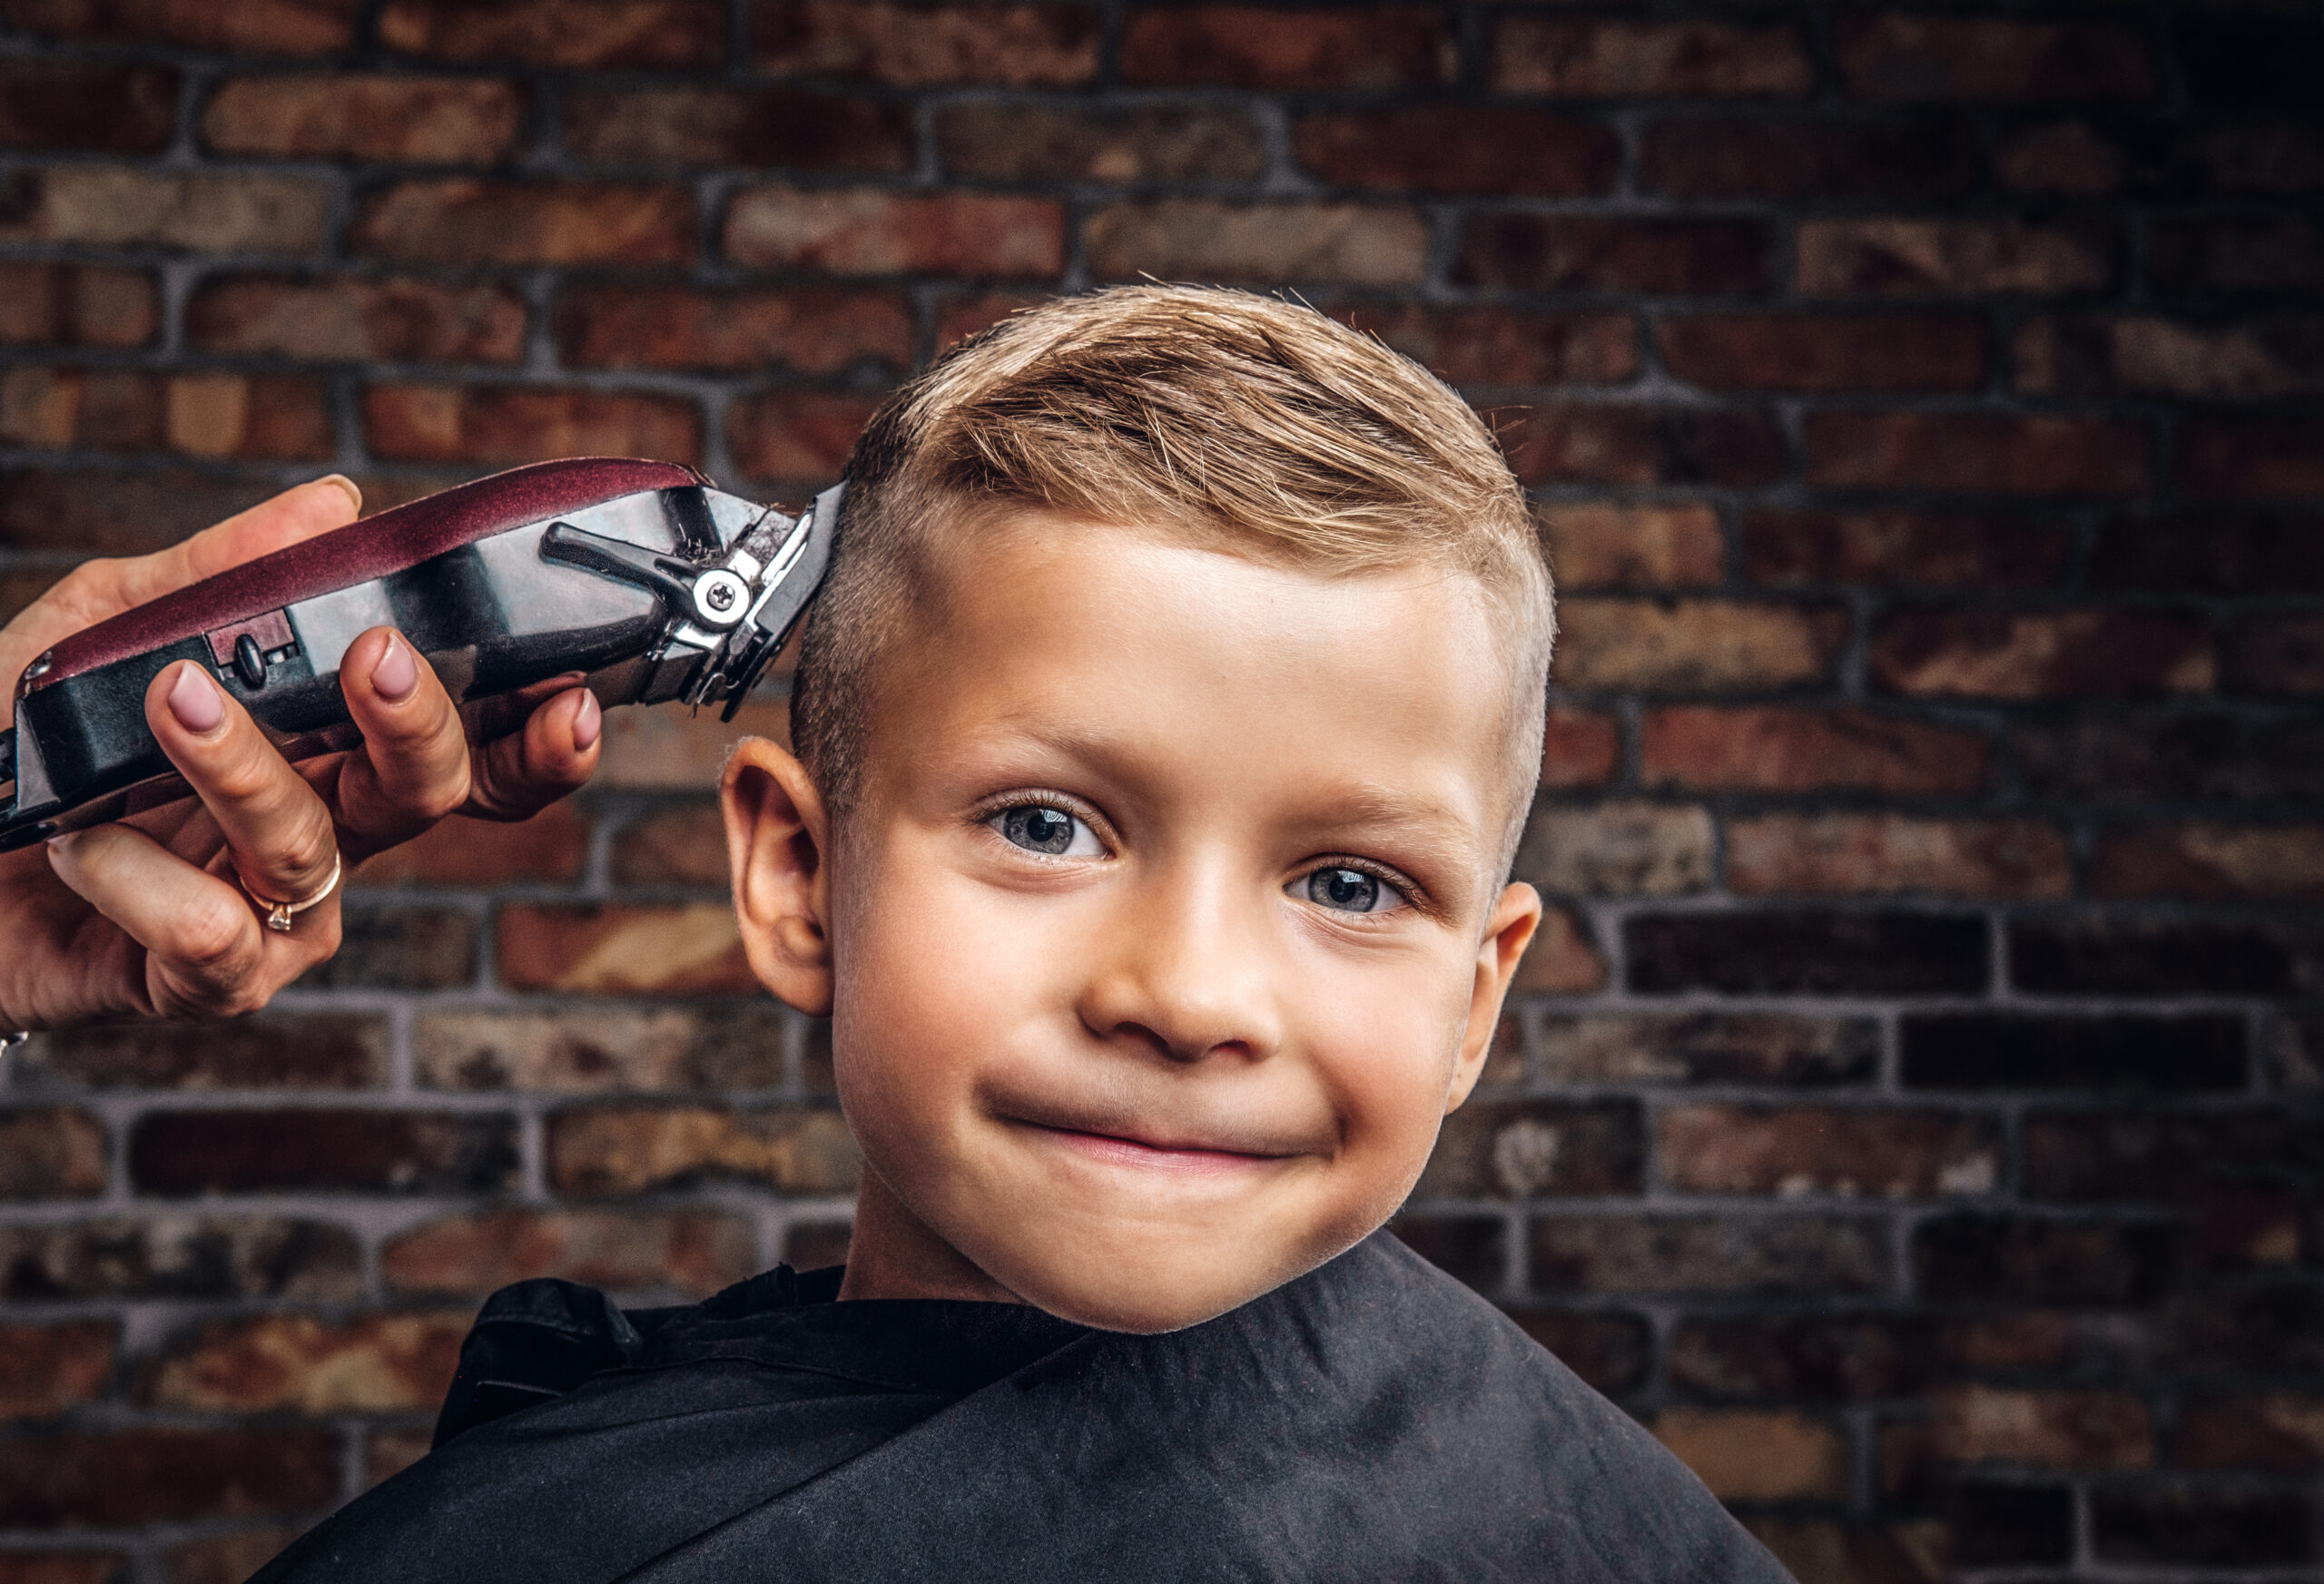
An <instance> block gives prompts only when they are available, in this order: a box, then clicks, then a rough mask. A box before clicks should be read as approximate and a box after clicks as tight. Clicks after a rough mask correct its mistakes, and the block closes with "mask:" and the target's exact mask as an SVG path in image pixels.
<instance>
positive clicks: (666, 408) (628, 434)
mask: <svg viewBox="0 0 2324 1584" xmlns="http://www.w3.org/2000/svg"><path fill="white" fill-rule="evenodd" d="M363 433H364V437H365V438H366V439H367V440H368V441H369V445H370V448H371V453H372V455H373V456H375V457H381V458H384V459H388V460H392V461H402V462H501V463H517V462H536V461H538V460H540V459H541V458H542V457H659V458H661V459H662V460H664V461H669V462H692V461H694V460H695V459H697V458H698V457H700V456H701V455H702V414H701V412H700V411H699V410H698V409H697V408H695V406H694V403H693V402H692V401H691V400H689V399H687V398H684V397H676V396H648V395H645V394H643V393H632V392H623V391H612V390H569V389H543V388H540V387H535V386H514V385H470V386H463V385H371V386H367V387H365V388H364V391H363Z"/></svg>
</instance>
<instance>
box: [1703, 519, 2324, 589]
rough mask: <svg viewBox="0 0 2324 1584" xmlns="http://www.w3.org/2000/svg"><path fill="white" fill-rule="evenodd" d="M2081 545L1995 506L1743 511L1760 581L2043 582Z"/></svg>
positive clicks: (2067, 534)
mask: <svg viewBox="0 0 2324 1584" xmlns="http://www.w3.org/2000/svg"><path fill="white" fill-rule="evenodd" d="M2072 553H2073V530H2072V529H2071V528H2070V527H2069V526H2067V525H2065V524H2063V523H2059V522H2049V521H2044V520H2043V519H2040V518H2026V517H2014V516H2004V515H2000V514H1996V513H1991V512H1977V513H1968V512H1921V511H1899V510H1874V511H1755V512H1751V513H1748V514H1747V515H1746V516H1745V517H1744V518H1743V574H1744V576H1746V577H1748V578H1750V579H1751V580H1752V581H1753V582H1755V583H1768V584H1781V585H1816V584H1828V583H1839V584H1854V585H1869V586H1873V587H1905V588H1910V587H1923V588H1978V589H1984V588H1994V589H2004V588H2038V587H2042V586H2043V585H2049V584H2054V583H2056V582H2057V581H2058V580H2059V579H2060V578H2061V577H2062V576H2063V575H2064V573H2065V571H2066V567H2067V565H2068V562H2069V558H2070V557H2071V556H2072ZM2319 566H2324V558H2320V559H2319Z"/></svg>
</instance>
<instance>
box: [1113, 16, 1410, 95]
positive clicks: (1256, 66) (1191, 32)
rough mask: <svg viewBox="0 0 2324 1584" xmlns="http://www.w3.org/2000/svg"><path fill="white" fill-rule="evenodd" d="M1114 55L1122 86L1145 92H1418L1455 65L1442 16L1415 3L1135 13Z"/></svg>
mask: <svg viewBox="0 0 2324 1584" xmlns="http://www.w3.org/2000/svg"><path fill="white" fill-rule="evenodd" d="M1121 49H1122V54H1121V73H1122V78H1123V80H1124V81H1125V82H1128V83H1131V84H1140V85H1147V86H1151V85H1155V84H1173V83H1203V84H1217V85H1219V86H1221V87H1229V88H1275V89H1284V88H1289V89H1299V88H1324V89H1329V88H1374V89H1377V88H1417V87H1425V86H1428V85H1430V84H1437V83H1443V82H1447V81H1450V80H1451V78H1452V72H1453V68H1454V62H1455V56H1454V46H1453V42H1452V36H1451V34H1450V33H1449V31H1448V30H1447V28H1446V25H1445V22H1444V19H1443V17H1442V16H1441V15H1440V14H1439V13H1437V12H1435V11H1433V10H1429V9H1426V8H1423V7H1420V6H1382V7H1378V8H1376V9H1372V10H1364V11H1353V10H1350V11H1279V10H1275V9H1272V8H1268V7H1262V6H1256V5H1189V6H1184V7H1176V6H1174V7H1169V8H1167V9H1166V8H1162V7H1154V8H1150V9H1149V8H1141V9H1139V10H1137V11H1135V12H1134V13H1132V15H1130V18H1129V21H1128V25H1127V26H1126V27H1125V28H1124V30H1123V33H1122V46H1121Z"/></svg>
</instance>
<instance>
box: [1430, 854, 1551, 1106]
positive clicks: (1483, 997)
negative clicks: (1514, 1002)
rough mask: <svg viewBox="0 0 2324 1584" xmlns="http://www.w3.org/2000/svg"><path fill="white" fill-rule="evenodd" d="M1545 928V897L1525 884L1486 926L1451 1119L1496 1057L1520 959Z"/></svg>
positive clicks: (1506, 893) (1504, 897)
mask: <svg viewBox="0 0 2324 1584" xmlns="http://www.w3.org/2000/svg"><path fill="white" fill-rule="evenodd" d="M1540 928H1541V892H1539V891H1537V890H1534V889H1533V888H1532V887H1531V886H1529V885H1524V884H1516V885H1508V886H1503V887H1502V892H1501V899H1500V900H1498V901H1496V902H1495V903H1494V904H1493V910H1492V918H1491V919H1490V920H1487V921H1486V924H1485V938H1484V940H1482V942H1481V943H1480V944H1479V945H1478V947H1477V974H1476V979H1475V980H1474V982H1473V983H1472V985H1471V987H1470V990H1469V1027H1468V1028H1467V1029H1466V1031H1464V1032H1463V1033H1462V1036H1461V1061H1460V1065H1459V1066H1458V1067H1455V1068H1454V1069H1453V1073H1452V1089H1451V1091H1450V1092H1449V1093H1448V1094H1447V1095H1446V1096H1445V1097H1444V1109H1445V1111H1446V1113H1447V1114H1448V1115H1449V1114H1450V1113H1452V1112H1453V1111H1457V1110H1459V1109H1460V1107H1461V1103H1462V1101H1463V1100H1466V1099H1467V1098H1468V1097H1469V1091H1470V1090H1471V1089H1473V1088H1475V1087H1477V1078H1478V1077H1479V1075H1481V1074H1482V1072H1483V1071H1484V1070H1485V1058H1487V1057H1488V1056H1490V1055H1491V1054H1492V1037H1493V1031H1494V1029H1496V1028H1499V1027H1500V1025H1501V1003H1502V1001H1503V1000H1504V999H1507V997H1508V995H1509V981H1510V980H1511V979H1512V978H1514V977H1515V976H1516V973H1517V961H1518V959H1520V958H1521V957H1523V956H1524V955H1525V948H1526V947H1527V946H1528V945H1530V944H1531V941H1532V940H1533V931H1534V930H1538V929H1540Z"/></svg>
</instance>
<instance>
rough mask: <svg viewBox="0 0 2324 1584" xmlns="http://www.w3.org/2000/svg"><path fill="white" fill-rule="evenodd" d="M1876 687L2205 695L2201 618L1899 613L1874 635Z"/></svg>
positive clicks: (2022, 695) (2210, 663)
mask: <svg viewBox="0 0 2324 1584" xmlns="http://www.w3.org/2000/svg"><path fill="white" fill-rule="evenodd" d="M1871 672H1872V676H1873V680H1874V681H1875V682H1876V684H1878V685H1879V686H1881V687H1883V688H1885V689H1886V690H1888V691H1891V692H1895V693H1903V694H1920V695H1923V696H1953V697H1969V698H2003V699H2038V698H2053V697H2059V696H2075V697H2083V698H2091V697H2096V698H2136V697H2141V696H2152V695H2154V694H2185V693H2205V692H2209V691H2210V689H2211V685H2212V684H2213V682H2214V680H2215V678H2216V675H2217V664H2216V662H2215V661H2214V659H2213V656H2212V648H2211V627H2210V625H2209V624H2208V623H2206V622H2204V621H2202V620H2201V618H2200V617H2196V616H2191V615H2172V614H2170V613H2167V612H2162V611H2106V610H2077V611H1995V610H1905V611H1898V612H1896V613H1895V614H1893V615H1888V616H1886V617H1885V618H1883V619H1882V620H1881V621H1880V622H1879V624H1878V625H1876V627H1875V628H1874V630H1873V635H1872V652H1871Z"/></svg>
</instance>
